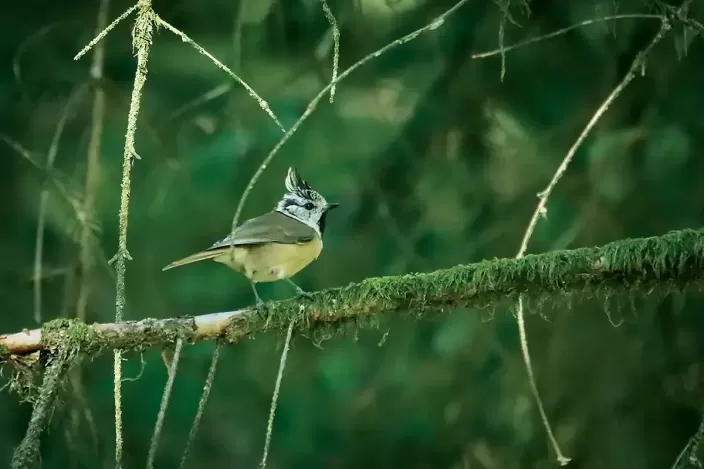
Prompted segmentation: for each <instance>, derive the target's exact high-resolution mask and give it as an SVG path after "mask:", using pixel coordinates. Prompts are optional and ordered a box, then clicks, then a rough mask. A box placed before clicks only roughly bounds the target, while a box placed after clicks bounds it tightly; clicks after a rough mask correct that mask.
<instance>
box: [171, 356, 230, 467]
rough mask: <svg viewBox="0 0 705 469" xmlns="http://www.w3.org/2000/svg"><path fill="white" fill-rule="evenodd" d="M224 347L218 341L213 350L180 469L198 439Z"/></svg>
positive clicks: (184, 465) (184, 464)
mask: <svg viewBox="0 0 705 469" xmlns="http://www.w3.org/2000/svg"><path fill="white" fill-rule="evenodd" d="M222 348H223V344H222V343H221V342H218V344H217V345H216V346H215V350H214V351H213V357H212V358H211V366H210V368H209V369H208V376H207V377H206V382H205V383H204V384H203V391H202V392H201V400H200V401H198V410H197V411H196V416H195V417H194V419H193V423H191V430H189V432H188V440H186V447H185V448H184V453H183V455H182V456H181V463H180V464H179V469H183V468H184V467H186V459H188V455H189V452H190V451H191V445H193V441H194V440H195V439H196V432H198V426H199V425H200V423H201V418H203V409H205V407H206V402H207V401H208V396H209V395H210V393H211V389H212V388H213V381H214V380H215V370H216V367H217V366H218V358H220V350H221V349H222Z"/></svg>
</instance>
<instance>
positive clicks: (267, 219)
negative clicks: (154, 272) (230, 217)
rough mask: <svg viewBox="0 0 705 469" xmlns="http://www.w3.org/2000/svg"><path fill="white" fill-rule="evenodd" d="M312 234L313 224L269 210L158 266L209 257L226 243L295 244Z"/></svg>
mask: <svg viewBox="0 0 705 469" xmlns="http://www.w3.org/2000/svg"><path fill="white" fill-rule="evenodd" d="M314 236H316V232H315V231H314V230H313V228H311V227H309V226H307V225H305V224H304V223H301V222H300V221H298V220H294V219H293V218H291V217H288V216H286V215H284V214H282V213H279V212H276V211H272V212H269V213H265V214H264V215H261V216H259V217H255V218H252V219H250V220H247V221H246V222H245V223H243V224H242V225H240V226H238V227H237V228H236V229H235V232H234V233H233V234H232V236H227V237H225V238H223V239H221V240H220V241H218V242H216V243H215V244H213V245H212V246H211V247H209V248H208V249H206V250H204V251H201V252H197V253H196V254H192V255H190V256H188V257H184V258H183V259H179V260H178V261H174V262H172V263H171V264H169V265H167V266H166V267H164V268H163V269H162V270H168V269H172V268H174V267H179V266H182V265H186V264H191V263H193V262H198V261H202V260H206V259H213V258H214V257H217V256H218V255H220V254H221V253H222V252H223V251H226V250H227V249H229V248H230V246H234V247H237V246H252V245H256V244H262V243H280V244H299V243H306V242H308V241H311V240H312V239H313V238H314Z"/></svg>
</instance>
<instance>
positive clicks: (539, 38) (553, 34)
mask: <svg viewBox="0 0 705 469" xmlns="http://www.w3.org/2000/svg"><path fill="white" fill-rule="evenodd" d="M623 19H652V20H660V21H663V16H662V15H648V14H642V13H632V14H623V15H612V16H604V17H601V18H592V19H589V20H585V21H581V22H579V23H575V24H572V25H570V26H567V27H565V28H562V29H559V30H558V31H553V32H551V33H548V34H542V35H541V36H536V37H532V38H530V39H526V40H524V41H519V42H517V43H516V44H512V45H510V46H506V45H505V46H501V45H500V47H498V48H497V49H492V50H488V51H486V52H477V53H475V54H472V55H470V58H471V59H486V58H488V57H492V56H495V55H500V54H504V53H506V52H509V51H512V50H515V49H519V48H520V47H524V46H528V45H529V44H534V43H537V42H541V41H545V40H546V39H552V38H554V37H558V36H560V35H562V34H565V33H567V32H570V31H572V30H574V29H578V28H582V27H584V26H589V25H591V24H595V23H604V22H605V21H612V20H623Z"/></svg>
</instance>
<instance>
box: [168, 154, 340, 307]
mask: <svg viewBox="0 0 705 469" xmlns="http://www.w3.org/2000/svg"><path fill="white" fill-rule="evenodd" d="M284 186H285V187H286V192H285V193H284V196H283V197H282V198H281V200H279V202H278V203H277V205H276V206H275V208H274V210H272V211H270V212H267V213H265V214H263V215H260V216H258V217H255V218H251V219H249V220H247V221H246V222H245V223H243V224H242V225H240V226H238V227H237V228H236V229H235V231H233V232H232V233H231V234H230V235H228V236H226V237H225V238H223V239H221V240H220V241H217V242H216V243H214V244H213V245H212V246H210V247H209V248H207V249H205V250H203V251H200V252H197V253H195V254H191V255H190V256H187V257H184V258H183V259H179V260H177V261H174V262H172V263H171V264H169V265H167V266H166V267H164V268H163V269H162V271H165V270H169V269H173V268H174V267H180V266H183V265H186V264H191V263H194V262H199V261H203V260H206V259H212V260H214V261H216V262H219V263H221V264H225V265H226V266H228V267H229V268H231V269H233V270H235V271H237V272H240V273H242V274H243V275H244V276H245V277H247V279H248V280H249V282H250V286H251V287H252V291H253V292H254V294H255V300H256V304H257V305H258V306H259V305H261V304H263V303H264V302H263V301H262V299H261V298H260V296H259V295H258V294H257V288H256V286H255V285H256V284H257V283H264V282H276V281H278V280H286V281H287V282H288V283H289V284H291V285H292V286H293V287H294V288H295V290H296V293H297V296H304V297H308V296H309V294H308V293H307V292H305V291H304V290H303V289H302V288H301V287H299V286H298V285H297V284H296V283H294V281H293V280H291V277H293V276H294V275H296V274H297V273H298V272H299V271H301V270H302V269H303V268H304V267H306V266H308V265H309V264H310V263H311V262H313V261H314V260H316V259H317V258H318V256H319V255H320V254H321V251H322V250H323V232H324V231H325V228H326V215H327V214H328V212H329V211H330V210H332V209H334V208H336V207H338V206H339V205H340V204H338V203H331V202H328V201H327V200H326V199H325V198H324V197H323V196H322V195H321V194H319V193H318V192H316V191H315V190H313V189H312V188H311V186H310V185H309V184H308V183H307V182H306V181H304V180H303V179H302V178H301V176H299V173H298V171H297V170H296V168H293V167H290V168H289V170H288V172H287V175H286V179H285V180H284Z"/></svg>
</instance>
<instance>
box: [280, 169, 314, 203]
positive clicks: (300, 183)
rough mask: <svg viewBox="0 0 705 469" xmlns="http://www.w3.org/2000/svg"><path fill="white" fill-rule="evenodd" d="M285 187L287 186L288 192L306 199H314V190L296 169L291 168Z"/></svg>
mask: <svg viewBox="0 0 705 469" xmlns="http://www.w3.org/2000/svg"><path fill="white" fill-rule="evenodd" d="M284 185H285V186H286V190H287V191H289V192H290V193H292V194H295V195H298V196H299V197H302V198H304V199H310V198H312V192H314V191H313V189H311V186H309V184H308V183H307V182H306V181H304V180H303V179H301V176H299V173H298V171H296V168H289V172H288V173H287V175H286V180H285V181H284Z"/></svg>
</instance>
